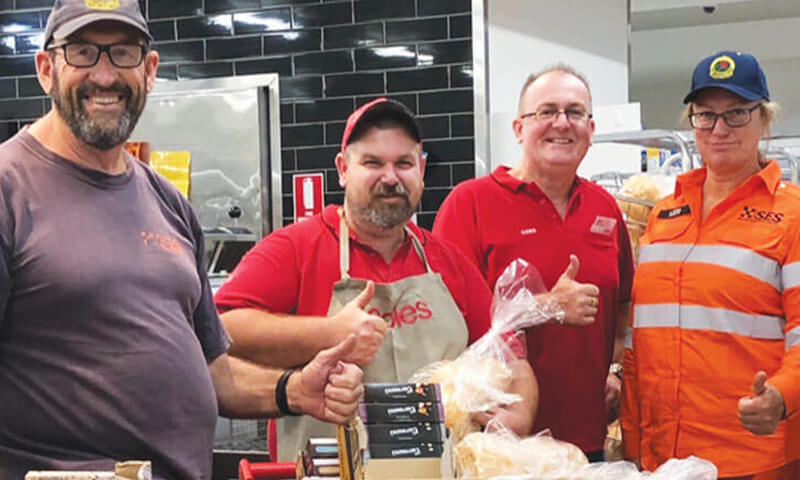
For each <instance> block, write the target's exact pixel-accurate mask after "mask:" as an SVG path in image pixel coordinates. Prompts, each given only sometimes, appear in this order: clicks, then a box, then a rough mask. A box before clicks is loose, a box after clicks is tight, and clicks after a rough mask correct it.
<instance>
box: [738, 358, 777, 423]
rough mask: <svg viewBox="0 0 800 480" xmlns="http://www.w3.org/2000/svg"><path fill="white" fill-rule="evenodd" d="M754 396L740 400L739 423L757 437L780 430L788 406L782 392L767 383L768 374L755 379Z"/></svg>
mask: <svg viewBox="0 0 800 480" xmlns="http://www.w3.org/2000/svg"><path fill="white" fill-rule="evenodd" d="M751 390H752V395H750V396H748V397H742V398H740V399H739V421H740V422H741V423H742V427H744V428H746V429H747V430H750V431H751V432H753V433H754V434H756V435H769V434H771V433H775V431H776V430H777V429H778V425H779V424H780V422H781V420H782V419H783V416H784V414H785V412H786V406H785V404H784V402H783V395H781V392H780V391H779V390H778V389H777V388H775V387H773V386H772V385H770V384H768V383H767V373H766V372H764V371H760V372H758V373H756V376H755V378H753V385H752V387H751Z"/></svg>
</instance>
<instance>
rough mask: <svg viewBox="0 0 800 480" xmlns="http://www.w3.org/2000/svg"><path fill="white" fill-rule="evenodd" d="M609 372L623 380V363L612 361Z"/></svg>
mask: <svg viewBox="0 0 800 480" xmlns="http://www.w3.org/2000/svg"><path fill="white" fill-rule="evenodd" d="M608 373H613V374H614V375H616V376H617V378H619V379H620V380H622V364H621V363H616V362H615V363H612V364H611V366H610V367H608Z"/></svg>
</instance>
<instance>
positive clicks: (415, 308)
mask: <svg viewBox="0 0 800 480" xmlns="http://www.w3.org/2000/svg"><path fill="white" fill-rule="evenodd" d="M367 313H369V314H370V315H377V316H378V317H381V318H382V319H384V320H386V322H387V323H388V324H389V328H395V327H402V326H403V325H413V324H415V323H417V321H418V320H427V319H429V318H431V316H432V315H433V312H431V309H430V307H429V306H428V304H427V303H426V302H424V301H422V300H420V301H418V302H417V303H416V304H413V305H403V306H399V305H398V306H395V307H394V309H393V310H392V311H391V312H386V313H384V312H381V311H380V310H378V309H377V308H375V307H373V308H371V309H370V310H369V311H368V312H367Z"/></svg>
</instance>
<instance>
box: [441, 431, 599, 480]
mask: <svg viewBox="0 0 800 480" xmlns="http://www.w3.org/2000/svg"><path fill="white" fill-rule="evenodd" d="M454 457H455V461H456V471H457V472H458V476H459V478H488V477H496V476H508V475H523V474H525V475H531V476H532V477H533V478H536V479H550V478H552V479H565V480H566V479H572V478H574V479H582V478H586V477H584V476H583V475H584V473H583V470H582V469H583V467H585V466H586V465H587V464H588V460H587V459H586V455H584V454H583V452H582V451H581V450H580V449H579V448H578V447H577V446H575V445H572V444H571V443H567V442H562V441H560V440H556V439H555V438H553V437H552V436H551V435H550V431H549V430H546V431H544V432H541V433H539V434H537V435H535V436H533V437H528V438H525V439H520V438H519V437H517V436H516V435H514V433H513V432H511V431H510V430H508V429H507V428H505V427H503V426H502V425H501V424H500V423H499V422H495V421H494V420H491V421H490V422H489V425H488V426H487V431H486V432H475V433H471V434H469V435H467V436H466V437H465V438H464V440H462V441H461V443H459V444H458V445H456V448H455V452H454Z"/></svg>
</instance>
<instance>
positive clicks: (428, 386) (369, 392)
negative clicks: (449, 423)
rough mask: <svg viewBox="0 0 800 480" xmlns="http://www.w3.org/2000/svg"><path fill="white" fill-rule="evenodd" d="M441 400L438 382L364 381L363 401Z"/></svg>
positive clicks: (404, 401)
mask: <svg viewBox="0 0 800 480" xmlns="http://www.w3.org/2000/svg"><path fill="white" fill-rule="evenodd" d="M414 402H438V403H441V402H442V393H441V390H440V389H439V384H438V383H366V384H364V403H414Z"/></svg>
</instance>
